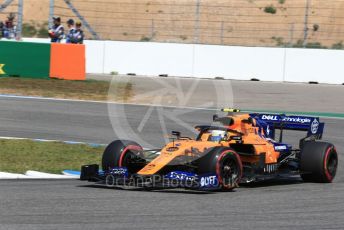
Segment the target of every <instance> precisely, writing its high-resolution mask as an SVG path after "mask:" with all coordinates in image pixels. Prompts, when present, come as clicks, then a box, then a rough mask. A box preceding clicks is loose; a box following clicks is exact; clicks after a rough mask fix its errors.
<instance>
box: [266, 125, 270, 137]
mask: <svg viewBox="0 0 344 230" xmlns="http://www.w3.org/2000/svg"><path fill="white" fill-rule="evenodd" d="M266 134H267V135H268V136H270V127H269V126H267V127H266Z"/></svg>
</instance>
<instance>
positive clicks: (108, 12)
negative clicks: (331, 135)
mask: <svg viewBox="0 0 344 230" xmlns="http://www.w3.org/2000/svg"><path fill="white" fill-rule="evenodd" d="M1 1H3V2H8V3H9V2H10V3H11V4H7V7H5V8H1V5H0V21H5V20H6V17H7V16H8V14H9V13H10V12H15V13H16V12H18V13H16V23H18V25H21V24H22V25H23V29H22V31H23V34H24V36H31V37H44V36H47V35H46V31H47V27H48V26H47V25H48V21H49V23H50V24H51V16H52V15H57V16H60V17H61V18H62V21H63V24H64V25H66V21H67V20H68V19H69V18H73V19H75V20H80V21H82V23H83V28H84V30H85V31H86V36H87V39H94V40H116V41H153V42H174V43H189V44H190V43H193V44H216V45H232V46H233V45H238V46H265V47H266V46H268V47H275V46H277V47H306V48H328V49H343V48H344V43H343V42H344V31H343V27H344V17H343V11H344V0H331V1H324V0H227V1H223V0H73V1H70V0H44V1H43V0H30V1H24V0H0V2H1ZM2 6H4V4H3V5H2ZM23 15H25V17H22V16H23ZM48 15H49V16H48ZM20 19H23V23H21V21H20ZM18 29H19V30H18V32H20V31H21V29H20V26H18Z"/></svg>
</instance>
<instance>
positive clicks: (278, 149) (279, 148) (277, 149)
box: [275, 145, 287, 151]
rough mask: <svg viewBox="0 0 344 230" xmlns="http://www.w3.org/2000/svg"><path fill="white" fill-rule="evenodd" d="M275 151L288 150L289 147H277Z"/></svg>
mask: <svg viewBox="0 0 344 230" xmlns="http://www.w3.org/2000/svg"><path fill="white" fill-rule="evenodd" d="M275 150H276V151H282V150H287V146H285V145H275Z"/></svg>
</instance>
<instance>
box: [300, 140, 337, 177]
mask: <svg viewBox="0 0 344 230" xmlns="http://www.w3.org/2000/svg"><path fill="white" fill-rule="evenodd" d="M337 167H338V154H337V151H336V148H335V147H334V145H333V144H330V143H327V142H315V141H309V142H306V143H305V144H304V146H303V147H302V150H301V153H300V171H301V178H302V179H303V181H305V182H317V183H331V182H332V181H333V179H334V178H335V176H336V172H337Z"/></svg>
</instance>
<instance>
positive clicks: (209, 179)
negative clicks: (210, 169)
mask: <svg viewBox="0 0 344 230" xmlns="http://www.w3.org/2000/svg"><path fill="white" fill-rule="evenodd" d="M199 182H200V184H199V186H200V187H201V188H215V187H218V186H219V181H218V179H217V176H216V175H210V176H202V177H200V180H199Z"/></svg>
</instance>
